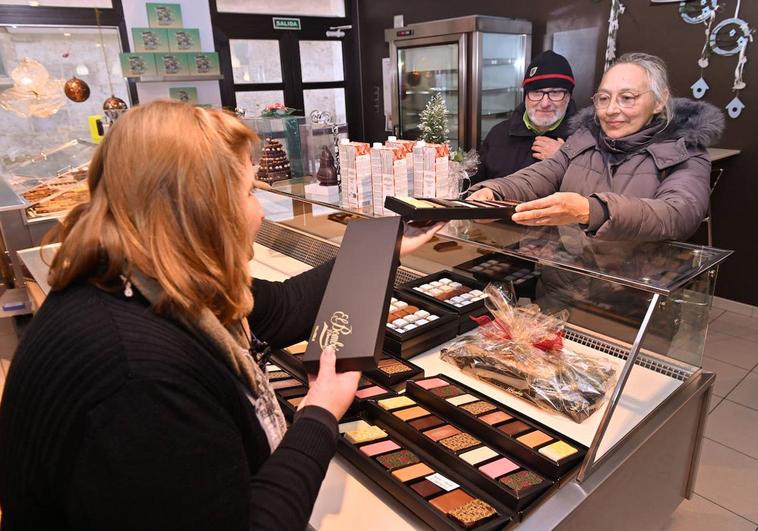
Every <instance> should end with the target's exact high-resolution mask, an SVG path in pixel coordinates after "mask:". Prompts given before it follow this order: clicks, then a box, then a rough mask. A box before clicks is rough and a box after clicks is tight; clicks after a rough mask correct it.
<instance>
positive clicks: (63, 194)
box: [0, 140, 96, 315]
mask: <svg viewBox="0 0 758 531" xmlns="http://www.w3.org/2000/svg"><path fill="white" fill-rule="evenodd" d="M95 147H96V145H95V144H92V143H91V142H87V141H85V140H71V141H70V142H66V143H65V144H62V145H60V146H56V147H54V148H52V149H49V150H46V151H44V152H42V153H38V154H36V155H33V156H30V157H26V158H24V159H23V160H20V161H15V162H12V163H9V164H6V165H4V166H2V165H0V237H2V242H0V244H2V245H3V246H4V248H5V250H6V251H7V256H1V257H0V260H7V261H8V263H6V264H4V266H7V267H5V268H4V269H7V271H8V273H7V276H9V277H10V278H8V279H7V282H8V284H10V285H11V286H13V287H14V288H15V289H17V290H21V291H23V290H24V289H25V288H24V286H25V281H24V269H23V266H22V263H21V261H20V259H19V257H18V256H17V252H18V251H20V250H22V249H27V248H30V247H34V246H37V245H39V244H40V242H41V241H42V238H43V237H44V235H45V234H46V233H47V232H48V231H49V230H50V229H51V228H53V227H54V226H56V225H57V224H58V223H59V220H60V219H61V218H62V217H64V216H65V215H66V214H67V213H68V212H69V211H70V210H71V209H72V208H73V207H75V206H76V205H78V204H80V203H83V202H86V201H89V190H88V187H87V167H88V166H89V161H90V159H91V158H92V155H93V153H94V151H95ZM7 309H8V308H7V307H6V305H5V303H4V302H3V303H2V306H0V315H6V313H5V311H7ZM30 311H31V304H30V303H29V302H28V301H27V302H26V303H24V309H23V310H21V313H28V312H30Z"/></svg>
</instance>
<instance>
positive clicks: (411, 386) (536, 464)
mask: <svg viewBox="0 0 758 531" xmlns="http://www.w3.org/2000/svg"><path fill="white" fill-rule="evenodd" d="M428 378H430V377H427V378H425V379H428ZM433 378H440V379H442V380H445V381H447V382H448V383H449V384H451V385H454V386H456V387H458V388H460V389H462V390H463V391H464V392H465V393H467V394H470V395H472V396H474V397H476V398H477V399H478V400H483V401H485V402H490V403H492V404H494V405H495V406H497V408H498V409H499V410H501V411H504V412H506V413H507V414H508V415H510V416H511V417H513V418H514V419H516V420H519V421H522V422H524V423H525V424H528V425H529V426H531V427H533V428H535V429H538V430H540V431H542V432H544V433H546V434H548V435H550V436H552V437H553V438H554V439H555V440H560V441H564V442H566V443H568V444H570V445H571V446H573V447H574V448H576V449H577V453H576V454H574V455H572V456H570V457H567V458H565V459H562V460H561V461H559V462H558V463H556V462H554V461H551V460H550V459H548V458H547V457H546V456H544V455H542V454H541V453H539V452H538V451H537V450H538V449H535V448H530V447H529V446H526V445H525V444H522V443H521V442H519V441H517V440H516V439H515V438H511V437H509V436H507V435H505V434H504V433H503V432H501V431H500V430H498V429H497V428H496V427H495V426H493V425H490V424H487V423H486V422H483V421H482V420H480V419H479V418H478V417H477V416H475V415H472V414H470V413H468V412H467V411H465V410H464V409H462V408H460V407H458V406H455V405H452V404H450V403H449V402H448V401H447V400H445V399H444V398H441V397H439V396H437V395H436V394H434V393H432V392H431V391H429V390H427V389H424V388H423V387H421V386H420V385H417V384H416V382H409V383H408V384H407V385H406V395H407V396H409V397H412V398H413V399H414V400H417V401H418V402H419V403H422V404H425V405H427V406H429V407H430V408H432V409H434V410H435V411H439V412H440V413H441V414H442V415H444V416H445V417H447V418H449V419H450V420H452V421H453V422H455V423H457V424H459V425H460V426H461V427H463V428H464V429H465V430H466V431H468V432H469V433H471V434H472V435H475V436H476V437H478V438H479V439H481V440H482V441H483V442H485V443H487V444H491V445H492V446H494V447H496V448H499V449H502V450H505V451H507V452H508V453H510V454H511V455H513V456H514V457H515V458H516V459H518V460H520V461H522V462H523V463H526V464H527V465H529V466H530V467H532V468H533V469H534V470H535V471H536V472H539V473H540V474H542V475H543V476H544V477H546V478H549V479H552V480H560V479H561V478H562V477H563V476H565V475H566V474H567V473H568V472H570V471H571V470H573V469H574V467H575V466H576V465H578V464H579V463H580V462H581V461H582V460H583V459H584V456H585V454H586V453H587V447H586V446H583V445H581V444H579V443H578V442H576V441H574V440H572V439H569V438H568V437H565V436H563V435H561V434H559V433H557V432H555V431H554V430H552V429H550V428H548V427H547V426H545V425H544V424H541V423H539V422H537V421H535V420H533V419H532V418H530V417H528V416H526V415H524V414H523V413H520V412H518V411H516V410H514V409H513V408H510V407H508V406H506V405H503V404H501V403H500V402H498V401H496V400H493V399H492V398H490V397H488V396H487V395H485V394H482V393H481V392H478V391H476V390H474V389H473V388H471V387H469V386H467V385H464V384H462V383H460V382H458V381H457V380H454V379H452V378H449V377H447V376H445V375H443V374H440V375H437V376H434V377H433Z"/></svg>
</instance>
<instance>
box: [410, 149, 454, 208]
mask: <svg viewBox="0 0 758 531" xmlns="http://www.w3.org/2000/svg"><path fill="white" fill-rule="evenodd" d="M423 157H424V158H423V165H424V166H423V167H424V177H423V197H447V195H448V190H449V188H450V185H449V175H450V172H449V165H450V147H449V146H448V145H447V144H426V145H425V146H424V147H423ZM417 195H418V194H417Z"/></svg>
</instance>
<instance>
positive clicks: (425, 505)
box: [337, 410, 512, 531]
mask: <svg viewBox="0 0 758 531" xmlns="http://www.w3.org/2000/svg"><path fill="white" fill-rule="evenodd" d="M375 412H376V410H374V411H373V412H372V411H366V412H365V413H364V414H363V415H362V418H363V419H365V421H366V422H368V423H369V424H374V425H376V426H378V427H380V428H381V429H383V430H384V431H385V432H386V433H387V434H388V435H389V437H390V438H391V439H394V440H396V441H397V442H398V443H401V444H402V445H403V447H404V448H408V449H410V450H411V451H412V452H413V453H415V454H416V455H417V456H418V457H419V458H420V459H421V460H422V461H423V462H425V463H428V464H429V465H430V466H431V467H432V468H433V469H434V470H435V471H438V472H439V473H440V474H442V475H444V476H445V477H447V478H448V479H450V480H452V481H454V482H456V483H457V484H458V485H459V486H460V488H462V489H464V490H465V491H467V492H469V493H470V494H472V495H474V496H476V497H477V498H479V499H481V500H483V501H485V502H486V503H488V504H490V505H491V506H492V507H493V508H495V510H496V511H497V514H496V515H495V516H493V517H492V518H491V519H489V520H487V521H486V522H485V523H483V524H481V525H479V526H477V527H474V528H472V529H474V530H476V531H490V530H495V529H503V528H505V527H507V526H508V525H509V524H510V523H511V516H512V515H511V513H510V511H509V510H508V509H507V508H506V507H504V506H503V504H502V503H500V502H499V501H497V500H496V499H494V498H493V497H491V496H489V495H488V494H487V493H486V492H483V491H482V490H481V489H478V488H476V487H475V486H474V485H472V484H471V483H470V482H468V481H466V480H464V479H463V478H461V477H460V476H459V475H458V474H456V473H455V471H454V470H453V469H451V468H450V467H449V466H447V465H445V464H444V463H442V462H440V461H439V460H438V459H436V458H435V457H434V456H432V455H429V454H428V453H427V452H425V451H424V450H423V449H421V448H418V447H417V446H416V445H414V444H412V442H411V441H409V440H408V439H407V438H406V437H404V436H403V434H402V433H398V432H397V431H396V430H394V429H392V427H391V426H388V425H387V424H386V423H383V422H382V421H381V420H379V419H377V418H376V414H375ZM337 451H338V452H339V453H340V455H342V456H343V457H344V458H345V459H347V460H348V461H349V462H350V463H352V464H353V465H354V466H355V467H356V468H358V469H359V470H360V471H361V472H363V473H364V474H366V475H367V476H368V477H369V478H370V479H371V480H372V481H374V482H375V483H376V484H377V485H379V486H380V487H381V488H382V489H384V490H385V491H386V492H387V493H389V494H390V495H391V496H392V497H393V498H395V499H396V500H397V501H399V502H400V503H402V504H403V505H404V506H405V507H407V508H408V509H409V510H410V511H412V512H413V513H414V514H415V515H416V516H417V517H418V518H420V519H421V520H422V521H424V522H425V523H426V524H428V525H429V526H430V527H431V528H432V529H435V530H437V529H450V530H463V529H465V528H464V527H462V526H460V525H458V524H457V523H456V522H455V521H453V520H452V519H450V518H448V517H447V516H446V515H444V514H443V513H442V512H441V511H439V510H438V509H437V508H436V507H434V506H433V505H432V504H431V502H429V501H427V500H426V499H425V498H424V497H423V496H421V495H420V494H418V493H417V492H416V491H415V490H413V489H412V488H411V487H410V486H409V485H408V484H406V483H404V482H402V481H400V480H399V479H397V478H396V477H395V476H393V475H392V474H391V473H388V471H387V470H386V469H385V468H384V467H382V465H381V464H379V463H378V462H377V461H376V459H373V458H372V457H370V456H368V455H366V454H364V453H363V452H362V451H361V450H360V449H359V447H358V446H356V445H354V444H352V443H351V442H349V441H348V440H347V439H346V438H345V436H344V435H342V434H340V436H339V438H338V439H337ZM367 516H368V515H367Z"/></svg>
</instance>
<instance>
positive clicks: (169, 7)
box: [145, 3, 183, 28]
mask: <svg viewBox="0 0 758 531" xmlns="http://www.w3.org/2000/svg"><path fill="white" fill-rule="evenodd" d="M145 7H146V8H147V23H148V25H149V26H150V27H151V28H181V27H182V26H183V24H182V6H181V5H179V4H150V3H148V4H145Z"/></svg>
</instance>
